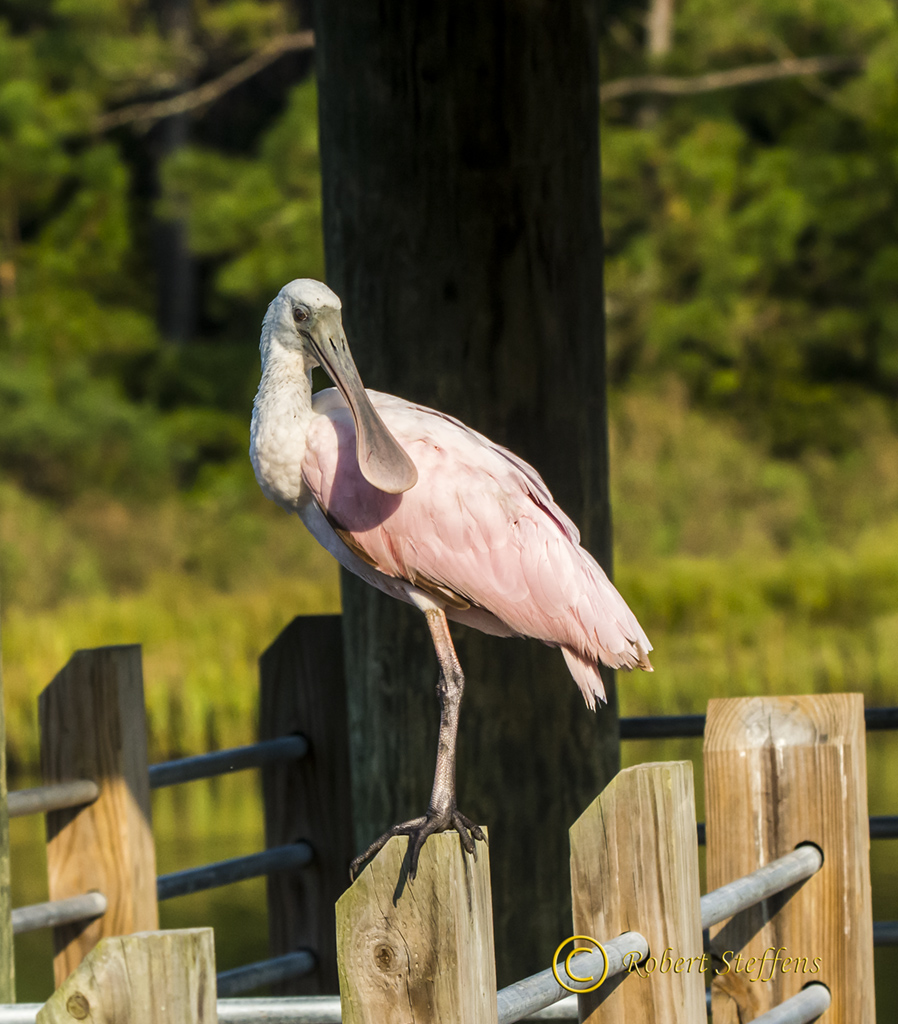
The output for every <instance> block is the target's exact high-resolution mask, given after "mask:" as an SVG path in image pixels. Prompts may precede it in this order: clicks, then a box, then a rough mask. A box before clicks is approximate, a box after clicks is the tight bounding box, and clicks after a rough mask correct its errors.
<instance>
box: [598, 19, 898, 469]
mask: <svg viewBox="0 0 898 1024" xmlns="http://www.w3.org/2000/svg"><path fill="white" fill-rule="evenodd" d="M633 14H634V11H633V8H631V7H624V8H623V13H622V14H621V16H620V17H619V18H618V19H617V20H616V21H615V20H612V22H611V24H610V25H609V27H608V37H609V38H608V43H607V45H606V57H607V58H608V59H607V60H606V64H605V69H606V75H608V74H609V71H611V75H610V76H611V77H614V73H615V72H618V73H636V72H639V71H642V72H643V73H644V72H645V71H646V70H647V68H646V64H645V60H644V58H641V56H640V59H638V60H634V51H635V50H636V49H637V48H638V44H637V42H636V39H635V36H634V32H635V29H634V28H633V25H634V22H633ZM628 18H629V21H628ZM832 53H839V54H854V55H860V56H863V57H865V58H866V68H865V71H864V72H863V73H862V74H850V75H831V76H828V77H827V79H826V80H825V81H821V80H819V79H817V78H810V79H804V78H798V79H791V80H790V79H786V80H780V81H776V82H770V83H767V84H764V85H756V86H752V87H744V88H739V89H727V90H720V91H716V92H708V93H705V94H700V95H695V96H690V97H684V98H677V99H670V98H659V97H653V98H651V100H648V99H647V98H646V97H644V96H643V97H638V98H628V99H626V100H618V101H616V102H614V103H608V104H606V105H605V108H604V116H605V123H604V125H603V132H604V135H603V159H604V166H603V191H604V204H605V227H606V232H607V244H608V263H607V287H608V313H609V346H610V356H609V358H610V365H611V369H612V380H613V382H614V383H615V384H617V385H618V386H620V385H626V384H627V383H628V382H629V381H631V380H632V379H633V378H645V377H653V376H657V375H658V374H659V373H665V372H668V373H669V372H674V373H676V374H677V376H679V377H680V379H682V380H683V381H684V382H685V383H686V384H687V386H688V389H689V394H690V398H691V400H692V401H693V402H694V403H697V404H699V405H702V406H704V407H706V408H710V409H713V410H715V411H719V412H722V413H724V414H726V415H730V416H735V417H737V419H738V422H739V423H740V425H741V427H742V429H743V430H744V431H746V432H747V433H748V434H749V435H750V436H752V437H754V438H758V439H760V440H762V441H763V443H764V444H765V446H766V447H767V449H768V450H769V451H770V452H772V453H773V454H776V455H781V456H787V457H793V456H796V455H800V454H801V453H803V452H805V451H807V450H808V449H812V448H818V449H824V450H827V451H833V452H847V451H849V450H850V449H851V448H852V446H854V445H856V444H857V443H858V442H859V439H860V438H861V437H862V436H863V434H864V431H865V425H866V420H867V415H868V410H869V406H870V404H871V402H872V403H874V404H879V405H880V406H881V407H884V408H886V409H888V410H889V413H890V414H893V411H894V398H895V396H896V394H898V288H896V286H898V236H896V231H895V224H896V215H898V80H896V79H895V76H894V67H895V61H896V57H898V8H896V7H895V5H894V4H893V3H891V2H886V0H871V2H870V3H864V4H852V3H843V2H840V0H804V2H797V0H796V2H787V0H749V2H747V3H742V4H740V5H739V6H738V8H733V7H732V6H731V5H721V4H718V3H716V2H712V0H685V2H684V3H682V4H677V6H676V21H675V32H674V36H673V47H672V49H671V51H670V53H669V55H668V56H666V57H665V58H664V59H663V60H659V61H656V62H654V63H653V64H651V68H650V69H651V70H654V71H658V72H668V73H671V72H672V73H678V74H696V73H700V72H705V71H708V70H715V69H723V68H733V67H739V66H740V65H744V64H751V63H764V62H770V61H773V60H776V59H779V58H782V57H785V56H793V55H798V56H812V55H819V54H832Z"/></svg>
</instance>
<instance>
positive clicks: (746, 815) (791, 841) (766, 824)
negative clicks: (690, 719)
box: [705, 693, 875, 1024]
mask: <svg viewBox="0 0 898 1024" xmlns="http://www.w3.org/2000/svg"><path fill="white" fill-rule="evenodd" d="M705 794H706V798H705V807H706V814H707V850H708V854H707V856H708V860H707V864H708V888H709V889H714V888H717V887H718V886H720V885H723V884H725V883H726V882H730V881H732V880H733V879H735V878H738V877H740V876H742V875H746V874H748V873H749V872H751V871H754V870H756V869H757V868H759V867H761V866H762V865H764V864H767V863H769V862H770V861H772V860H775V859H776V858H777V857H780V856H782V855H783V854H786V853H789V851H790V850H793V849H794V848H795V847H796V846H798V845H800V844H802V843H807V842H810V843H814V844H816V845H817V846H818V847H819V848H820V849H821V851H822V852H823V858H824V860H823V867H822V868H821V869H820V871H818V872H817V874H816V875H814V876H812V877H811V878H809V879H808V880H807V881H806V882H804V883H802V884H801V885H799V886H796V887H794V888H792V889H788V890H786V891H785V892H783V893H780V894H779V895H778V896H775V897H773V898H772V899H769V900H765V901H764V902H763V903H761V904H759V905H758V906H755V907H752V908H750V909H749V910H746V911H744V912H743V913H741V914H737V915H736V916H735V917H734V918H731V919H730V921H728V922H724V923H723V924H722V925H718V926H716V927H715V928H712V929H711V950H712V954H713V956H714V959H715V966H716V970H717V972H719V973H717V974H716V976H715V977H714V979H713V984H712V1001H713V1011H714V1021H715V1024H735V1022H737V1021H742V1020H753V1019H754V1018H755V1017H757V1016H759V1015H760V1014H761V1013H763V1012H765V1011H766V1010H769V1009H771V1008H772V1007H774V1006H776V1005H778V1004H779V1003H781V1002H783V1000H785V999H787V998H789V997H790V996H793V995H795V994H796V993H797V992H798V991H799V990H800V989H802V988H803V987H804V986H805V985H806V984H808V982H811V981H819V982H822V983H823V984H825V985H826V986H827V987H828V988H829V990H830V992H831V993H832V1006H831V1007H830V1009H829V1010H828V1011H827V1013H826V1020H827V1022H828V1024H849V1022H851V1024H874V1019H875V1009H874V993H873V921H872V918H873V914H872V905H871V897H870V829H869V824H868V820H867V813H868V812H867V761H866V733H865V728H864V703H863V698H862V697H861V695H860V694H856V693H847V694H846V693H842V694H820V695H814V696H803V697H750V698H740V699H734V700H712V701H711V702H710V704H709V705H708V718H707V724H706V727H705ZM765 954H766V960H765V959H764V957H765ZM737 958H741V959H737Z"/></svg>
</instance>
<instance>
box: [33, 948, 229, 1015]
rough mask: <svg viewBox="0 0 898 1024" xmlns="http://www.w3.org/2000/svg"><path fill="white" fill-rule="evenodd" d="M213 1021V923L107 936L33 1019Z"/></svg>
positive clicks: (214, 1004) (214, 1012)
mask: <svg viewBox="0 0 898 1024" xmlns="http://www.w3.org/2000/svg"><path fill="white" fill-rule="evenodd" d="M73 1020H75V1021H80V1020H84V1021H88V1022H89V1024H126V1022H128V1024H137V1022H140V1024H216V1022H217V1020H218V1012H217V1009H216V1000H215V946H214V944H213V940H212V929H211V928H186V929H184V930H183V931H169V932H143V933H138V934H136V935H127V936H123V937H118V938H105V939H103V940H102V941H101V942H100V943H99V944H98V945H97V946H95V947H94V949H93V950H91V952H90V953H88V954H87V956H86V957H85V959H84V960H83V961H82V963H81V964H80V966H79V967H77V968H76V969H75V971H74V973H73V974H72V975H71V976H70V977H69V978H68V979H67V980H66V981H65V982H64V983H63V984H62V985H61V986H60V987H59V988H57V990H56V991H55V992H54V993H53V995H52V996H51V997H50V999H49V1000H48V1001H47V1002H46V1003H45V1004H44V1005H43V1006H42V1007H41V1009H40V1010H39V1011H38V1014H37V1024H72V1021H73Z"/></svg>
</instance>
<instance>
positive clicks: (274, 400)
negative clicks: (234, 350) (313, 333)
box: [250, 344, 314, 508]
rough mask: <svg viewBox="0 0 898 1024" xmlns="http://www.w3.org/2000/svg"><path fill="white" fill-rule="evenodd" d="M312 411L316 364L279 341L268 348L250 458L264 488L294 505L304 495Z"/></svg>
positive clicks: (256, 406) (264, 354) (255, 411)
mask: <svg viewBox="0 0 898 1024" xmlns="http://www.w3.org/2000/svg"><path fill="white" fill-rule="evenodd" d="M313 416H314V413H313V411H312V374H311V368H310V367H308V366H306V365H305V362H304V359H303V357H302V355H301V353H299V352H297V351H294V350H291V349H285V348H283V347H281V346H279V345H277V344H274V345H271V346H268V347H267V348H263V350H262V379H261V381H260V382H259V390H258V391H257V392H256V400H255V402H254V403H253V421H252V428H251V440H250V458H251V459H252V463H253V468H254V469H255V471H256V478H257V479H258V481H259V484H260V485H261V487H262V490H263V491H264V492H265V493H266V494H267V495H268V497H270V498H272V499H273V500H275V501H277V502H278V503H279V504H281V505H284V506H286V507H289V508H295V507H296V506H297V503H298V502H299V501H300V499H301V492H302V460H303V456H304V455H305V448H306V434H307V433H308V429H309V424H310V423H311V420H312V418H313Z"/></svg>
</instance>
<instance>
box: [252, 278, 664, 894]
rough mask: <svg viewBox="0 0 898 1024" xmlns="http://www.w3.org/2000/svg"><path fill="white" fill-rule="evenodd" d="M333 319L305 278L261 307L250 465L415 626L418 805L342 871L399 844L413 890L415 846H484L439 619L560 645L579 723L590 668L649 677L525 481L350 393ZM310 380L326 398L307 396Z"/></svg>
mask: <svg viewBox="0 0 898 1024" xmlns="http://www.w3.org/2000/svg"><path fill="white" fill-rule="evenodd" d="M341 308H342V305H341V302H340V299H339V298H338V297H337V296H336V295H335V294H334V293H333V292H332V291H331V290H330V288H328V287H327V286H326V285H324V284H321V283H320V282H318V281H312V280H297V281H291V282H290V283H289V284H288V285H285V286H284V287H283V288H282V289H281V291H280V292H279V293H278V295H277V297H276V298H275V299H274V301H273V302H272V303H271V305H270V306H269V307H268V312H267V313H266V314H265V319H264V321H263V324H262V337H261V340H260V344H259V347H260V350H261V353H262V379H261V382H260V384H259V390H258V392H257V394H256V399H255V403H254V407H253V419H252V434H251V437H252V440H251V444H250V457H251V459H252V463H253V468H254V469H255V472H256V479H257V480H258V481H259V484H260V486H261V488H262V490H263V491H264V492H265V494H266V495H267V496H268V497H269V498H271V499H272V500H274V501H276V502H278V503H279V504H280V505H283V506H284V508H286V509H288V510H290V511H294V512H297V513H298V514H299V517H300V518H301V519H302V521H303V522H304V523H305V525H306V526H307V527H308V529H309V530H310V531H311V533H312V535H313V536H314V537H315V538H316V540H318V541H319V543H320V544H322V545H323V546H324V547H325V548H326V549H327V550H328V551H329V552H330V553H331V554H332V555H333V556H334V557H335V558H336V559H337V561H338V562H340V564H341V565H343V566H345V567H346V568H347V569H349V570H350V572H354V573H355V574H356V575H357V576H361V578H362V579H363V580H365V581H366V582H368V583H370V584H371V585H372V586H373V587H377V588H378V590H382V591H384V593H386V594H390V595H391V596H392V597H397V598H399V599H400V600H402V601H408V602H409V603H411V604H413V605H415V607H417V608H419V609H420V610H421V611H422V612H423V613H424V615H425V616H426V619H427V625H428V627H429V628H430V633H431V637H432V638H433V645H434V647H435V648H436V654H437V658H438V660H439V664H440V680H439V686H438V693H439V700H440V734H439V747H438V751H437V764H436V774H435V777H434V783H433V792H432V795H431V798H430V806H429V807H428V809H427V813H426V814H424V815H422V816H421V817H419V818H415V819H413V820H412V821H406V822H403V823H401V824H399V825H394V826H393V828H391V829H390V830H389V832H387V833H385V834H384V835H383V836H381V837H380V839H378V840H376V841H375V842H374V843H373V844H372V845H371V846H370V847H369V848H368V849H367V850H366V851H365V852H364V853H363V854H362V855H361V856H360V857H357V858H356V859H355V860H354V861H353V863H352V866H351V868H350V874H351V875H352V876H353V877H354V875H355V873H356V871H357V870H358V868H359V867H360V865H361V864H362V863H364V861H365V860H367V859H368V858H369V857H370V856H372V855H373V854H374V853H376V852H377V851H378V850H379V849H380V848H381V847H382V846H383V845H384V844H385V843H386V842H387V840H388V839H389V838H390V837H391V836H395V835H407V836H409V848H410V866H409V876H410V877H411V878H414V877H415V872H416V869H417V862H418V855H419V853H420V851H421V847H422V846H423V844H424V841H425V840H426V838H427V836H429V835H431V834H433V833H434V832H441V831H445V830H447V829H456V830H457V831H458V833H459V835H460V836H461V841H462V843H463V845H464V847H465V849H466V850H467V851H468V852H469V853H471V854H473V853H474V852H475V846H474V839H483V838H484V835H483V832H482V831H481V830H480V828H479V827H478V826H477V825H475V824H474V823H473V822H472V821H470V820H469V819H468V818H466V817H465V816H464V815H463V814H461V813H460V812H459V810H458V808H457V807H456V797H455V742H456V735H457V730H458V713H459V705H460V703H461V698H462V691H463V689H464V676H463V675H462V670H461V666H460V665H459V663H458V658H457V657H456V654H455V649H454V647H453V645H452V639H451V637H450V635H449V627H448V624H447V621H446V620H447V618H448V619H452V620H454V621H456V622H462V623H465V624H467V625H470V626H476V627H477V628H478V629H480V630H483V632H485V633H493V634H495V635H497V636H530V637H535V638H537V639H538V640H541V641H542V642H543V643H545V644H549V645H550V646H553V647H560V648H561V652H562V654H563V655H564V658H565V661H566V662H567V666H568V668H569V669H570V672H571V675H572V676H573V677H574V680H575V682H576V683H577V685H578V686H579V687H580V690H581V692H582V693H583V697H584V698H585V700H586V703H587V705H588V706H589V707H590V708H592V709H594V708H595V704H596V698H597V697H598V698H599V700H604V697H605V690H604V687H603V685H602V679H601V676H600V675H599V667H598V666H599V662H600V661H601V662H604V663H605V664H606V665H610V666H612V667H614V668H627V669H630V668H634V667H636V666H639V667H640V668H643V669H646V670H648V671H651V664H650V662H649V658H648V652H649V651H650V650H651V649H652V646H651V644H650V643H649V641H648V639H647V637H646V635H645V633H644V632H643V630H642V627H641V626H640V625H639V623H638V622H637V621H636V618H635V616H634V615H633V613H632V612H631V611H630V609H629V608H628V607H627V605H626V604H625V602H624V600H623V598H622V597H621V596H620V595H619V594H618V592H617V591H616V590H615V589H614V587H613V586H612V584H611V583H610V581H609V580H608V577H607V576H606V575H605V573H604V572H603V571H602V569H601V567H600V566H599V564H598V562H596V561H595V559H594V558H593V557H592V556H591V555H590V554H589V553H588V552H587V551H584V550H583V548H581V547H580V544H579V540H580V535H579V533H578V532H577V528H576V527H575V526H574V524H573V523H572V522H571V521H570V519H568V517H567V516H566V515H565V514H564V512H562V511H561V509H560V508H559V507H558V506H557V505H556V504H555V502H554V501H553V500H552V495H551V494H550V493H549V490H548V488H547V487H546V485H545V484H544V483H543V481H542V480H541V479H540V476H539V474H538V473H537V472H536V470H534V469H533V468H532V467H531V466H529V465H527V463H526V462H524V461H522V460H521V459H519V458H517V456H515V455H513V454H512V453H511V452H509V451H507V450H506V449H504V448H500V447H499V446H498V445H495V444H493V443H492V442H491V441H489V440H487V438H485V437H484V436H483V435H482V434H478V433H477V432H476V431H474V430H471V429H470V428H468V427H466V426H465V425H464V424H462V423H460V422H459V421H458V420H456V419H453V418H452V417H451V416H446V415H444V414H443V413H440V412H436V411H434V410H433V409H427V408H425V407H424V406H420V405H414V404H413V403H411V402H406V401H403V400H402V399H401V398H394V397H393V396H392V395H384V394H380V393H379V392H377V391H366V390H365V388H364V387H363V386H362V382H361V380H360V378H359V374H358V371H357V369H356V367H355V363H354V362H353V359H352V356H351V355H350V352H349V348H348V345H347V342H346V335H345V334H344V332H343V323H342V318H341ZM315 366H321V367H322V368H323V369H324V370H325V372H326V373H327V374H328V376H329V377H330V378H331V379H332V380H333V382H334V383H335V384H336V388H330V389H328V390H326V391H319V392H318V393H317V394H316V395H315V396H314V397H313V396H312V381H311V371H312V368H313V367H315ZM472 837H473V838H472Z"/></svg>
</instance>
